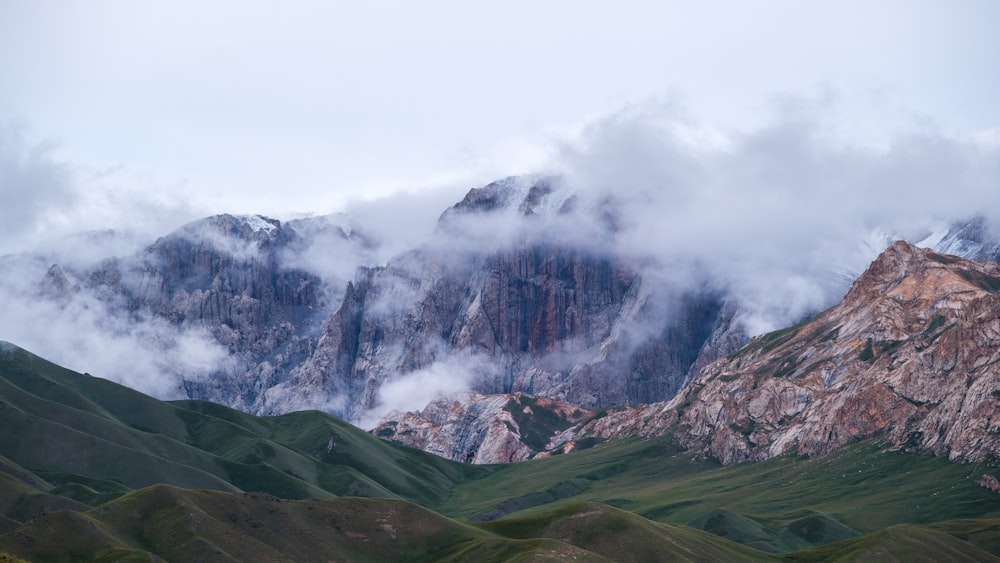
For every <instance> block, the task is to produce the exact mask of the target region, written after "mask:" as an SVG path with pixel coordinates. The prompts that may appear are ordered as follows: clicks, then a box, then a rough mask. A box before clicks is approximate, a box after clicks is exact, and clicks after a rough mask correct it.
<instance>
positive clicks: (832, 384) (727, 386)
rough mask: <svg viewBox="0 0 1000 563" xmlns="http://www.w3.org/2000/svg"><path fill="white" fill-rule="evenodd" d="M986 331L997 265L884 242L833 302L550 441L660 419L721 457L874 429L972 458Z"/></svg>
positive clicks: (985, 437)
mask: <svg viewBox="0 0 1000 563" xmlns="http://www.w3.org/2000/svg"><path fill="white" fill-rule="evenodd" d="M998 342H1000V266H998V265H997V264H996V263H992V262H974V261H969V260H964V259H961V258H958V257H955V256H949V255H944V254H939V253H936V252H934V251H931V250H926V249H920V248H917V247H915V246H912V245H910V244H907V243H905V242H897V243H895V244H893V245H892V246H891V247H890V248H889V249H887V250H886V251H885V252H884V253H883V254H882V255H881V256H879V258H878V259H877V260H875V261H874V262H873V263H872V265H871V266H870V267H869V269H868V270H867V271H866V272H865V273H864V274H863V275H862V276H861V277H860V278H859V279H858V280H857V281H856V282H855V283H854V285H853V286H852V288H851V290H850V292H848V294H847V296H846V297H845V298H844V300H843V301H842V302H841V303H840V304H839V305H837V306H836V307H834V308H832V309H830V310H828V311H826V312H824V313H822V314H820V315H819V316H817V317H816V318H814V319H812V320H810V321H808V322H806V323H803V324H801V325H798V326H794V327H791V328H788V329H785V330H782V331H778V332H774V333H770V334H766V335H763V336H760V337H757V338H755V339H753V340H752V341H751V342H750V344H748V345H747V346H746V347H745V348H743V349H742V350H740V351H739V352H738V353H737V354H735V355H733V356H731V357H729V358H726V359H723V360H719V361H718V362H715V363H713V364H711V365H709V366H706V367H705V368H704V369H703V370H702V371H701V372H700V374H699V375H698V376H697V377H695V378H694V380H693V381H692V382H691V384H690V385H689V386H688V387H687V388H686V390H685V391H684V392H683V393H681V394H680V395H678V396H677V397H675V398H674V399H673V400H672V401H670V402H669V403H661V404H659V405H652V406H650V407H647V408H645V409H625V410H622V411H618V412H615V413H612V414H609V416H608V417H607V418H606V419H602V420H600V421H594V422H591V423H588V424H587V425H584V426H583V427H577V428H573V429H571V430H569V431H567V432H566V433H565V435H564V436H563V437H562V440H565V441H570V440H573V439H579V438H580V437H583V436H601V437H605V438H613V437H620V436H624V435H630V434H639V435H646V436H649V435H655V434H660V433H664V432H668V431H671V432H676V433H677V435H678V437H679V438H680V439H681V441H682V442H683V443H684V444H686V445H687V446H688V447H691V448H694V449H699V450H702V451H705V452H706V453H708V454H710V455H712V456H713V457H715V458H717V459H719V460H720V461H722V462H723V463H726V464H730V463H739V462H742V461H748V460H763V459H767V458H770V457H773V456H776V455H780V454H782V453H785V452H795V453H798V454H807V455H817V454H824V453H827V452H829V451H831V450H835V449H837V448H840V447H842V446H844V445H846V444H849V443H851V442H854V441H857V440H860V439H864V438H869V437H880V438H882V439H885V440H886V441H888V442H889V443H890V444H892V445H893V446H894V447H901V448H904V449H908V450H914V451H925V452H931V453H934V454H936V455H947V456H948V457H949V458H950V459H952V460H964V461H978V460H982V459H985V458H988V457H989V456H998V455H1000V346H998V345H997V343H998Z"/></svg>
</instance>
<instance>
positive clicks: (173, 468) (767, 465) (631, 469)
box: [0, 344, 1000, 561]
mask: <svg viewBox="0 0 1000 563" xmlns="http://www.w3.org/2000/svg"><path fill="white" fill-rule="evenodd" d="M0 428H2V429H3V430H2V431H0V556H3V554H5V553H9V554H11V555H13V556H17V557H21V558H25V559H28V560H32V561H35V560H41V561H77V560H109V561H112V560H137V561H141V560H152V559H153V558H154V557H159V558H162V559H166V560H169V561H184V560H192V559H195V560H196V559H204V560H275V561H282V560H323V559H336V560H366V559H367V560H370V559H377V560H421V559H422V560H462V561H465V560H481V561H493V560H565V559H572V558H574V557H576V558H578V559H579V560H595V561H599V560H608V559H611V560H651V559H653V560H655V559H661V558H664V557H667V558H671V559H677V560H696V561H697V560H706V561H708V560H740V559H750V560H768V559H775V558H787V559H791V560H799V561H805V560H810V561H811V560H831V561H833V560H853V559H858V558H861V559H863V558H866V557H867V558H879V557H882V556H884V555H886V554H889V555H892V556H896V557H899V558H902V559H905V558H906V557H905V556H907V555H914V554H917V555H920V556H925V555H926V556H928V557H930V556H933V555H940V556H941V557H950V558H961V557H968V558H972V559H976V558H978V560H987V558H988V557H989V556H990V554H992V555H996V554H998V553H1000V532H998V531H997V529H998V525H997V522H998V519H1000V495H997V493H995V492H993V491H990V490H987V489H985V488H983V487H981V486H978V485H977V481H978V480H979V478H980V477H981V476H982V475H983V474H984V473H989V474H994V475H995V474H997V473H998V471H997V467H996V463H995V462H991V463H983V464H967V465H960V464H953V463H949V462H948V461H947V460H945V459H942V458H935V457H929V456H916V455H911V454H906V453H903V452H900V451H889V450H886V449H885V448H883V447H881V446H880V445H879V444H878V443H874V442H863V443H858V444H855V445H854V446H852V447H849V448H846V449H844V450H840V451H838V452H835V453H833V454H830V455H827V456H824V457H819V458H797V457H792V456H785V457H780V458H776V459H772V460H769V461H766V462H762V463H756V464H744V465H738V466H733V467H722V466H720V465H718V464H717V463H715V462H713V461H712V460H708V459H704V458H702V457H698V456H695V455H693V454H692V453H690V452H687V451H685V450H684V449H683V448H681V447H679V446H678V445H677V443H676V441H675V440H673V439H672V438H671V437H669V436H665V437H661V438H657V439H653V440H639V439H627V440H621V441H615V442H609V443H604V444H600V445H597V446H595V447H593V448H589V449H585V450H581V451H578V452H573V453H570V454H565V455H559V456H553V457H550V458H546V459H536V460H532V461H528V462H523V463H518V464H511V465H498V466H468V465H462V464H458V463H454V462H450V461H447V460H444V459H441V458H438V457H435V456H432V455H430V454H427V453H424V452H421V451H418V450H413V449H410V448H406V447H402V446H399V445H396V444H393V443H389V442H385V441H382V440H379V439H377V438H375V437H374V436H372V435H370V434H368V433H366V432H363V431H361V430H359V429H357V428H355V427H353V426H351V425H349V424H347V423H345V422H343V421H341V420H338V419H336V418H334V417H332V416H328V415H325V414H323V413H319V412H301V413H294V414H289V415H285V416H279V417H263V418H262V417H254V416H250V415H247V414H245V413H241V412H239V411H235V410H233V409H229V408H226V407H222V406H219V405H215V404H211V403H205V402H198V401H178V402H162V401H158V400H155V399H153V398H150V397H147V396H145V395H142V394H140V393H137V392H135V391H132V390H130V389H128V388H125V387H122V386H120V385H117V384H114V383H111V382H109V381H106V380H103V379H99V378H95V377H91V376H87V375H81V374H78V373H75V372H72V371H69V370H66V369H63V368H61V367H59V366H56V365H54V364H52V363H49V362H47V361H45V360H42V359H41V358H38V357H36V356H33V355H31V354H30V353H28V352H25V351H24V350H21V349H18V348H16V347H14V346H11V345H7V344H3V345H0ZM348 497H349V498H348ZM358 497H368V498H358ZM470 522H474V523H470ZM782 554H785V555H782Z"/></svg>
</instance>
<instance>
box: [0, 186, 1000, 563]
mask: <svg viewBox="0 0 1000 563" xmlns="http://www.w3.org/2000/svg"><path fill="white" fill-rule="evenodd" d="M623 209H624V207H622V204H621V202H619V201H616V200H615V199H614V198H613V197H612V198H596V199H595V198H593V197H586V195H585V194H583V195H581V194H576V193H573V192H569V191H567V190H566V189H564V186H562V185H561V184H560V182H559V179H558V178H544V177H519V178H508V179H506V180H503V181H499V182H496V183H493V184H490V185H488V186H485V187H483V188H478V189H474V190H472V191H470V192H469V193H468V195H467V196H466V197H465V198H464V199H463V200H462V201H460V202H459V203H457V204H456V205H454V206H453V207H451V208H449V209H447V210H446V211H445V212H444V213H443V214H442V215H441V217H440V219H439V221H438V223H437V228H436V231H435V232H434V233H433V234H432V235H431V236H429V237H427V238H426V239H425V240H423V241H422V242H420V243H419V244H418V245H416V246H415V247H414V248H413V249H412V250H410V251H407V252H404V253H402V254H398V255H396V256H394V257H392V258H391V259H389V260H388V261H387V262H385V263H378V259H377V258H376V256H378V255H379V251H380V247H379V244H380V242H379V240H378V239H377V237H375V236H373V235H371V234H369V233H367V232H366V231H365V229H364V228H363V226H359V225H355V224H353V223H352V222H351V221H350V220H349V218H346V217H337V216H333V217H319V218H311V219H300V220H296V221H290V222H287V223H283V222H280V221H277V220H274V219H269V218H265V217H262V216H231V215H220V216H216V217H211V218H207V219H204V220H201V221H197V222H195V223H192V224H189V225H186V226H184V227H182V228H181V229H179V230H178V231H175V232H174V233H171V234H169V235H167V236H164V237H162V238H160V239H158V240H156V241H155V242H153V243H152V244H148V245H145V246H143V247H141V248H140V249H139V250H137V251H135V252H132V253H126V254H124V255H117V256H112V257H102V258H101V259H99V260H96V261H95V260H90V259H88V258H87V257H86V256H65V255H63V256H56V255H41V254H34V255H27V254H25V255H15V256H6V257H2V258H0V266H2V268H0V274H2V275H0V291H2V292H3V295H4V298H5V300H6V301H7V303H8V304H9V305H8V307H9V312H8V315H9V316H11V317H12V318H16V317H17V315H19V314H20V315H23V318H24V319H25V321H26V326H29V327H33V326H36V325H41V326H43V327H44V326H48V332H46V333H44V334H43V336H45V337H47V338H41V339H40V342H42V343H43V344H50V345H52V346H53V349H54V350H57V351H61V353H62V356H60V357H59V359H60V361H64V360H63V359H64V358H65V361H69V362H72V361H74V358H75V357H76V356H77V355H78V356H80V357H88V358H95V357H99V356H102V355H103V356H107V357H108V358H110V360H112V361H111V362H110V363H109V365H111V366H112V370H111V372H110V373H100V375H102V376H107V377H110V378H112V379H116V380H118V381H122V382H125V383H129V384H132V385H134V386H135V387H137V388H139V389H142V390H146V391H149V392H152V393H155V394H156V395H158V396H159V397H161V398H167V399H175V400H173V401H170V402H163V401H161V400H158V399H154V398H152V397H149V396H146V395H143V394H141V393H139V392H138V391H135V390H131V389H128V388H127V387H122V386H120V385H118V384H116V383H112V382H111V381H108V380H106V379H101V378H95V377H92V376H89V375H86V374H80V373H76V372H73V371H70V370H67V369H65V368H62V367H59V366H58V365H56V364H53V363H49V362H47V361H45V360H42V359H41V358H39V357H37V356H34V355H32V354H30V353H28V352H26V351H25V350H23V349H20V348H18V347H17V346H15V345H13V344H4V345H3V346H2V348H0V360H2V361H0V375H2V380H0V384H2V385H0V417H2V418H3V421H4V422H3V425H4V428H5V429H6V430H5V432H4V433H3V435H2V438H0V439H2V443H0V466H2V467H0V469H2V472H0V478H2V481H0V483H2V487H0V489H2V490H0V493H2V496H0V508H2V519H0V533H3V534H4V535H0V552H3V551H6V552H9V553H11V554H13V555H14V556H17V557H28V558H29V559H32V560H34V559H40V560H78V559H109V560H117V559H120V558H123V557H124V558H137V559H140V560H144V559H152V558H155V557H161V558H165V559H168V560H189V559H192V558H195V559H197V558H203V559H206V560H232V559H235V560H246V559H248V558H271V559H275V560H314V559H317V558H326V559H331V558H332V559H349V560H351V559H363V558H366V557H376V558H379V559H407V560H411V559H421V558H422V559H424V560H448V559H454V560H496V559H516V558H519V557H520V558H525V559H530V558H535V559H543V560H544V559H546V558H549V559H567V558H581V559H587V560H603V559H602V558H611V559H614V560H646V559H650V558H657V557H667V556H670V557H679V558H689V559H693V560H720V559H723V560H730V559H733V560H737V559H740V558H745V559H750V560H767V559H769V558H778V557H781V558H786V559H791V560H837V559H838V558H844V559H857V558H865V557H876V558H877V557H879V554H885V553H891V554H893V555H894V556H896V557H902V558H906V559H909V558H913V557H924V558H927V557H930V558H931V560H937V559H940V558H941V557H945V558H951V559H967V560H991V557H992V558H995V557H996V556H997V554H1000V525H998V522H997V520H996V518H997V517H998V516H1000V510H998V506H1000V504H998V502H997V501H998V497H997V496H996V495H997V493H998V492H1000V482H998V481H997V476H998V469H997V457H998V452H1000V438H998V437H1000V426H998V423H1000V399H998V397H1000V371H998V368H997V366H998V365H1000V356H998V354H1000V351H998V350H1000V349H998V347H997V344H996V343H997V342H998V341H1000V324H998V323H1000V320H998V319H1000V266H998V263H997V261H998V260H1000V244H998V243H997V242H996V240H997V239H995V238H994V237H993V235H992V231H991V230H990V228H989V225H988V224H987V223H986V222H985V221H983V220H977V219H973V220H967V221H961V222H953V223H949V224H946V225H944V226H940V225H939V226H938V227H937V228H935V229H932V230H928V231H926V232H923V233H920V235H919V236H918V237H914V238H915V242H916V244H912V243H909V242H905V241H902V240H897V241H895V242H891V243H890V239H891V238H892V237H891V236H890V235H887V234H881V235H879V236H877V237H875V239H873V240H874V242H873V241H869V243H868V246H863V245H860V244H859V246H858V248H859V250H858V251H857V252H858V253H860V254H859V255H866V253H868V252H870V253H872V255H871V257H870V258H871V259H873V260H872V261H871V262H870V264H869V265H868V266H867V268H864V269H863V271H861V270H858V271H853V270H852V269H851V267H843V265H842V264H838V263H835V262H832V261H831V263H830V264H829V267H828V268H827V269H826V270H824V271H823V272H821V274H819V278H821V279H813V278H808V277H803V278H802V279H801V280H800V281H799V282H798V283H799V284H800V285H802V284H806V285H808V286H809V288H810V291H812V290H814V289H815V290H816V291H819V290H823V291H828V292H833V294H834V295H836V294H837V292H840V294H839V295H837V299H833V300H832V301H828V302H827V301H823V300H819V301H816V302H822V303H823V304H824V306H827V307H829V308H826V309H825V310H823V311H819V310H810V309H809V303H812V302H813V301H807V302H806V303H805V304H801V303H798V301H799V299H798V297H797V296H796V295H792V294H789V295H788V296H787V298H786V299H784V301H787V302H788V303H786V304H785V305H781V303H782V299H781V297H780V296H778V297H776V296H769V297H767V298H766V299H763V302H767V303H770V304H771V307H772V308H771V309H770V310H766V309H761V308H760V307H759V305H760V303H758V302H755V301H753V300H752V299H750V298H749V297H748V296H752V295H760V294H759V291H760V287H758V286H755V287H754V291H748V290H747V287H746V286H745V285H743V284H744V282H743V281H741V280H740V279H738V278H733V279H731V280H728V281H727V282H726V283H720V282H719V281H718V279H717V278H718V276H717V274H718V271H717V270H713V268H714V267H716V266H712V265H707V264H703V263H699V262H698V261H694V262H690V261H685V260H681V261H678V260H677V257H676V256H673V255H670V254H666V253H662V252H659V253H657V252H646V250H645V248H646V246H647V245H642V246H641V248H640V250H641V252H637V250H636V248H634V247H632V246H629V245H624V244H623V243H622V241H623V240H624V239H626V238H628V237H627V234H628V233H629V229H630V227H629V217H628V216H627V214H625V213H624V211H623ZM94 244H95V245H96V244H97V242H95V243H94ZM652 246H653V247H655V244H654V245H652ZM813 275H816V274H813ZM803 276H805V274H803ZM847 279H851V280H853V281H852V282H849V283H848V282H845V281H843V280H847ZM759 281H760V280H758V285H759ZM745 283H748V284H749V283H751V282H745ZM810 284H811V285H810ZM841 284H842V285H843V288H842V290H841V289H838V288H840V287H841ZM765 287H766V286H765ZM788 287H789V286H788V285H783V284H778V285H775V286H774V288H773V290H774V291H775V292H780V291H785V290H787V288H788ZM754 292H757V293H754ZM805 293H807V294H808V293H809V292H808V291H806V292H805ZM774 304H778V305H774ZM29 319H30V321H31V322H28V320H29ZM67 319H70V320H72V323H70V324H69V325H68V326H69V327H70V329H71V330H66V329H65V328H61V327H65V326H67V325H65V324H64V323H65V322H66V321H67ZM779 321H787V322H788V326H787V327H785V328H780V325H779V326H778V327H775V328H779V330H776V331H770V332H767V331H764V332H761V331H760V327H762V326H769V323H771V324H774V323H777V322H779ZM26 334H28V335H29V336H30V335H31V334H32V333H31V332H30V331H29V332H27V333H26ZM60 343H62V344H63V346H62V347H61V348H60ZM95 347H96V349H95ZM95 351H98V352H99V353H98V354H93V352H95ZM105 351H106V352H107V353H105V354H102V352H105ZM116 354H122V355H120V356H118V355H116ZM123 359H127V361H122V360H123ZM90 361H93V360H90ZM99 367H100V366H99ZM150 374H155V377H153V378H152V379H151V377H150ZM344 420H347V421H349V422H350V423H352V424H348V423H347V422H345V421H344ZM354 425H361V426H365V427H367V428H372V430H371V432H370V433H367V432H365V431H363V430H361V429H359V428H357V427H356V426H354ZM411 447H412V448H411ZM510 462H520V463H510ZM747 462H751V463H747ZM498 463H503V464H504V465H496V464H498ZM345 497H352V498H345ZM353 497H366V498H368V499H369V500H362V499H360V498H353ZM345 515H350V516H345ZM56 537H61V538H73V539H72V541H67V542H58V543H59V545H56V544H55V543H54V542H53V538H56ZM0 557H2V555H0Z"/></svg>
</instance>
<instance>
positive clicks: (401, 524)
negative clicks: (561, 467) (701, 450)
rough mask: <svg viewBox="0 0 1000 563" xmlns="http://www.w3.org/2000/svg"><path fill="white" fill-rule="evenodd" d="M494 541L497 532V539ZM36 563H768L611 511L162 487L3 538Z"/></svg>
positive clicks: (742, 550) (706, 538) (733, 547)
mask: <svg viewBox="0 0 1000 563" xmlns="http://www.w3.org/2000/svg"><path fill="white" fill-rule="evenodd" d="M491 527H492V528H493V529H489V528H491ZM0 550H5V551H7V552H9V553H12V554H15V555H18V556H22V557H28V558H31V559H32V560H37V561H73V560H79V559H87V558H94V559H107V560H112V559H117V558H122V557H126V556H129V557H132V558H135V559H137V560H143V559H150V558H151V556H152V555H155V556H157V557H162V558H164V559H167V560H170V561H195V560H212V561H227V560H228V561H264V560H266V561H322V560H348V561H357V560H385V561H476V560H479V561H495V560H519V559H522V560H527V559H532V560H567V559H574V558H576V559H579V560H584V561H601V560H618V561H630V560H631V561H638V560H650V559H662V558H663V557H669V558H671V559H673V560H679V561H683V560H690V561H713V560H720V558H723V559H725V560H731V561H739V560H748V561H749V560H761V558H762V557H764V558H766V556H765V555H764V554H760V553H758V552H755V551H753V550H752V549H749V548H746V547H743V546H740V545H738V544H735V543H732V542H729V541H727V540H724V539H721V538H718V537H716V536H713V535H711V534H708V533H705V532H700V531H698V530H693V529H690V528H684V527H679V526H666V525H662V524H655V523H652V522H649V521H648V520H645V519H644V518H641V517H638V516H635V515H634V514H630V513H627V512H623V511H620V510H616V509H614V508H611V507H607V506H601V505H578V506H576V507H570V508H567V509H563V510H560V511H556V512H552V513H550V514H547V515H545V516H542V517H535V518H530V519H526V520H524V519H522V520H516V521H514V520H512V521H509V522H504V523H494V524H491V525H490V526H484V527H482V528H477V527H473V526H470V525H468V524H463V523H460V522H457V521H454V520H451V519H448V518H445V517H443V516H441V515H439V514H437V513H435V512H433V511H430V510H427V509H425V508H421V507H419V506H417V505H415V504H413V503H410V502H405V501H398V500H391V499H372V498H336V499H326V500H300V501H288V500H282V499H278V498H276V497H271V496H268V495H261V494H231V493H223V492H218V491H192V490H186V489H178V488H175V487H170V486H166V485H157V486H154V487H150V488H147V489H143V490H140V491H137V492H134V493H130V494H128V495H126V496H124V497H121V498H120V499H117V500H115V501H113V502H110V503H108V504H106V505H103V506H101V507H99V508H96V509H93V510H91V511H89V512H87V513H79V512H57V513H52V514H48V515H45V516H43V517H41V518H38V519H37V520H35V521H33V522H32V523H30V524H27V525H25V526H22V527H21V528H20V529H19V530H18V534H17V536H16V537H15V536H10V535H8V536H6V537H0Z"/></svg>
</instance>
